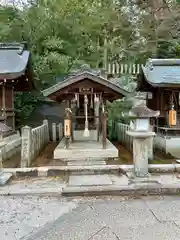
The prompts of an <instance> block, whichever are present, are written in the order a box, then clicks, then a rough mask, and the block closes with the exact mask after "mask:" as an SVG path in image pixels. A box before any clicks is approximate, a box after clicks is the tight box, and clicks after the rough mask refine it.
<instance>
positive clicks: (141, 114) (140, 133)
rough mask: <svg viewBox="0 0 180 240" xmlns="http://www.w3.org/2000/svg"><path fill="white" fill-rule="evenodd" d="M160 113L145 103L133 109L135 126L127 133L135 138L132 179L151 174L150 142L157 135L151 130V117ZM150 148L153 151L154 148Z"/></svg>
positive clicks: (142, 178) (140, 178)
mask: <svg viewBox="0 0 180 240" xmlns="http://www.w3.org/2000/svg"><path fill="white" fill-rule="evenodd" d="M159 114H160V113H159V111H153V110H151V109H149V108H147V107H146V106H145V105H144V103H142V104H140V105H138V106H136V107H134V108H132V109H131V116H133V117H134V118H135V124H134V128H133V129H130V130H129V131H127V132H126V133H127V134H128V135H129V136H131V137H132V138H133V160H134V173H133V176H132V181H135V182H136V181H144V178H148V176H149V172H148V158H149V147H150V146H149V142H150V139H152V138H153V136H155V132H152V131H150V130H149V122H150V121H149V119H150V117H158V116H159ZM152 147H153V146H152ZM150 150H151V151H152V149H150Z"/></svg>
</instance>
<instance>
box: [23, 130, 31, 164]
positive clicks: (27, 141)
mask: <svg viewBox="0 0 180 240" xmlns="http://www.w3.org/2000/svg"><path fill="white" fill-rule="evenodd" d="M21 133H22V134H21V139H22V140H21V141H22V143H21V167H22V168H23V167H28V166H29V165H30V163H31V144H32V129H31V127H29V126H25V127H23V128H22V131H21Z"/></svg>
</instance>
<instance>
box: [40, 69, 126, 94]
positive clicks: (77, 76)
mask: <svg viewBox="0 0 180 240" xmlns="http://www.w3.org/2000/svg"><path fill="white" fill-rule="evenodd" d="M83 79H89V80H90V81H93V82H96V83H98V84H100V85H103V86H105V87H108V88H109V89H111V90H113V91H114V92H116V93H118V94H120V95H122V96H124V97H126V96H129V95H130V92H128V91H126V90H125V89H123V88H121V87H120V86H119V85H118V84H115V83H113V82H112V81H110V80H107V79H106V78H104V77H102V76H101V75H100V72H98V71H95V70H89V69H87V70H84V71H77V72H75V73H72V74H71V75H69V76H68V77H67V78H65V79H64V80H62V79H61V81H60V82H58V83H57V84H55V85H53V86H52V87H50V88H48V89H45V90H44V91H42V93H43V95H44V96H45V97H48V96H50V95H52V94H53V93H55V92H57V91H60V90H61V89H64V88H66V87H68V86H69V85H71V84H74V83H78V82H80V81H82V80H83Z"/></svg>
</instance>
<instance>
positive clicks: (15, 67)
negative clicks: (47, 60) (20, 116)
mask: <svg viewBox="0 0 180 240" xmlns="http://www.w3.org/2000/svg"><path fill="white" fill-rule="evenodd" d="M33 90H35V85H34V81H33V71H32V65H31V54H30V52H29V51H28V50H27V44H26V43H0V131H1V133H3V135H4V134H5V135H6V134H7V133H8V135H10V134H11V133H13V132H14V131H15V111H14V95H15V92H30V91H33Z"/></svg>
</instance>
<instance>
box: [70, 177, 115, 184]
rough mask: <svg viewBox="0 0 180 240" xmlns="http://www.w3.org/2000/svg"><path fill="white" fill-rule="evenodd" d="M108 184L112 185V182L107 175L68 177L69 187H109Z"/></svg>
mask: <svg viewBox="0 0 180 240" xmlns="http://www.w3.org/2000/svg"><path fill="white" fill-rule="evenodd" d="M109 184H112V181H111V179H110V177H109V175H108V174H103V175H101V174H93V175H71V176H69V186H94V185H109Z"/></svg>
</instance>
